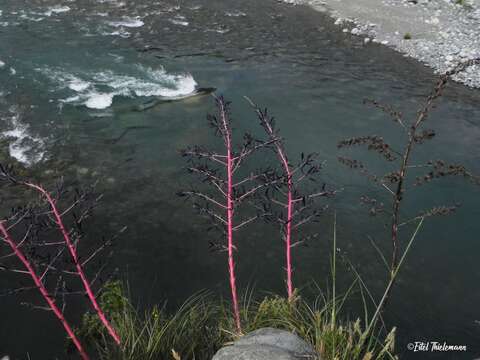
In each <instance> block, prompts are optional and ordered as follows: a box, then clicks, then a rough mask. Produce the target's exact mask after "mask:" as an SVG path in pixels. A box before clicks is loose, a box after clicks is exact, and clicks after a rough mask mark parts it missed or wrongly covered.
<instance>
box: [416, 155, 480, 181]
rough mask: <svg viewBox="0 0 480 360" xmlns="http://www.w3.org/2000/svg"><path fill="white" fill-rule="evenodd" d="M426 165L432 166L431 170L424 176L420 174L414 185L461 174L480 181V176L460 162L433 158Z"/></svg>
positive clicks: (471, 179)
mask: <svg viewBox="0 0 480 360" xmlns="http://www.w3.org/2000/svg"><path fill="white" fill-rule="evenodd" d="M426 167H430V168H431V170H430V171H429V172H428V173H427V174H425V175H423V176H418V177H417V178H416V181H415V183H414V185H417V186H418V185H423V184H426V183H429V182H431V181H432V180H434V179H440V178H443V177H446V176H461V177H464V178H466V179H468V180H470V181H472V182H473V183H477V184H479V183H480V178H479V177H478V176H475V175H473V174H472V173H471V172H470V171H468V170H467V169H466V168H465V166H463V165H460V164H447V163H446V162H445V161H443V160H432V161H429V162H428V163H427V164H426Z"/></svg>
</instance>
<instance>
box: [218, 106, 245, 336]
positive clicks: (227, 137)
mask: <svg viewBox="0 0 480 360" xmlns="http://www.w3.org/2000/svg"><path fill="white" fill-rule="evenodd" d="M219 106H220V117H221V124H222V127H223V131H224V141H225V147H226V150H227V168H226V170H227V209H226V210H227V240H228V241H227V247H228V273H229V276H230V290H231V292H232V302H233V314H234V317H235V325H236V327H237V331H239V332H240V331H241V324H240V310H239V307H238V295H237V285H236V279H235V259H234V257H233V250H234V245H233V207H234V202H233V155H232V131H231V129H230V124H229V122H228V120H227V116H226V109H225V107H224V104H223V102H220V105H219Z"/></svg>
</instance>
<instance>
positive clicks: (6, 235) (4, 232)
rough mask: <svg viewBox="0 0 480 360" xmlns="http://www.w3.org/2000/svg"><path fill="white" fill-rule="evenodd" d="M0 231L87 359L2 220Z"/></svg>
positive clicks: (82, 356) (85, 359)
mask: <svg viewBox="0 0 480 360" xmlns="http://www.w3.org/2000/svg"><path fill="white" fill-rule="evenodd" d="M0 232H1V233H2V235H3V237H4V240H5V242H6V243H7V244H8V245H9V246H10V248H11V249H12V251H13V253H14V254H15V256H16V257H17V258H18V259H19V260H20V261H21V262H22V264H23V265H24V266H25V268H26V269H27V272H28V274H29V275H30V277H31V278H32V280H33V282H34V283H35V286H36V287H37V288H38V290H39V291H40V294H41V295H42V297H43V298H44V299H45V301H46V302H47V304H48V306H49V307H50V309H51V310H52V311H53V313H54V314H55V316H56V317H57V318H58V319H59V320H60V322H61V323H62V325H63V327H64V329H65V331H66V332H67V334H68V336H69V337H70V339H71V340H72V342H73V344H74V345H75V347H76V348H77V350H78V352H79V354H80V356H81V358H82V359H83V360H89V357H88V355H87V353H86V352H85V350H84V349H83V347H82V344H81V343H80V341H79V340H78V338H77V336H76V335H75V333H74V332H73V330H72V328H71V327H70V325H69V324H68V322H67V320H66V319H65V317H64V316H63V313H62V312H61V311H60V309H59V308H58V306H57V305H56V304H55V300H54V299H53V298H52V297H51V296H50V294H49V293H48V291H47V289H46V288H45V285H44V284H43V282H42V280H41V279H40V277H39V276H38V275H37V273H36V272H35V270H34V268H33V266H32V265H31V264H30V262H29V261H28V260H27V258H26V257H25V255H24V254H23V252H22V251H21V250H20V249H19V247H18V246H17V244H16V243H15V242H14V241H13V239H12V237H11V236H10V234H9V233H8V231H7V229H6V228H5V226H4V222H3V221H0Z"/></svg>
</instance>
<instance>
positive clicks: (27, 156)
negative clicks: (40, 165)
mask: <svg viewBox="0 0 480 360" xmlns="http://www.w3.org/2000/svg"><path fill="white" fill-rule="evenodd" d="M9 112H10V114H11V115H10V116H9V117H6V118H5V119H4V120H6V121H7V122H8V123H9V126H8V127H9V128H10V129H9V130H6V131H4V132H3V133H1V135H0V136H1V137H2V138H6V139H10V143H9V147H8V150H9V154H10V156H11V157H13V158H15V159H16V160H17V161H19V162H21V163H22V164H24V165H25V166H31V165H33V164H35V163H37V162H39V161H42V160H43V159H44V158H45V153H46V151H45V141H44V140H43V139H42V138H40V137H38V136H35V135H33V134H31V132H30V129H29V126H28V125H27V124H23V123H22V122H21V114H20V112H19V111H18V109H16V108H15V107H11V108H10V109H9Z"/></svg>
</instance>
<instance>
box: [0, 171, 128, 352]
mask: <svg viewBox="0 0 480 360" xmlns="http://www.w3.org/2000/svg"><path fill="white" fill-rule="evenodd" d="M0 180H1V181H2V183H4V184H5V183H6V184H9V185H10V186H15V187H19V188H27V189H32V190H34V191H35V192H38V193H39V194H40V195H41V198H40V199H41V201H39V202H37V201H35V202H29V203H27V205H24V206H20V207H16V208H13V209H12V214H11V215H10V216H9V217H7V218H6V220H4V221H3V222H2V227H1V228H0V230H1V233H2V234H3V237H4V243H6V244H7V245H8V246H9V247H10V249H11V250H12V253H10V254H8V255H5V256H1V257H0V261H2V262H3V261H7V260H11V259H14V258H17V259H19V260H20V262H21V263H22V264H23V265H24V266H25V267H27V269H28V271H27V273H29V274H30V276H31V277H32V279H33V280H34V282H35V285H36V286H35V288H37V289H38V290H39V291H40V292H41V294H42V296H43V297H44V298H45V300H46V301H47V303H48V304H49V307H50V308H52V306H51V303H52V302H53V304H55V305H56V306H57V309H53V308H52V310H53V311H54V313H55V315H56V316H57V317H58V318H59V319H60V320H61V321H62V323H63V324H64V328H65V330H66V331H67V333H68V335H69V337H70V338H71V339H72V341H73V343H74V345H75V346H76V347H77V349H78V350H79V352H80V353H81V355H82V357H84V358H86V357H85V356H84V355H83V354H82V352H84V351H83V349H82V348H81V346H79V341H78V339H77V338H75V337H74V336H72V334H73V332H72V331H70V330H71V329H69V328H68V327H67V326H66V325H68V323H67V322H66V320H65V318H64V315H63V311H64V309H65V306H66V301H65V300H66V297H67V296H68V295H75V294H81V295H86V298H87V299H88V300H89V302H90V304H91V306H92V307H93V309H94V310H95V313H96V315H97V316H98V318H99V320H100V322H101V323H102V324H103V326H104V327H105V329H106V332H108V333H109V335H110V336H111V337H112V339H113V340H114V342H115V343H116V344H117V345H120V338H119V336H118V335H117V332H116V331H115V329H114V328H113V326H112V325H111V324H110V322H109V321H108V320H107V318H106V316H105V313H104V312H103V311H102V309H101V307H100V306H99V304H98V302H97V298H96V294H95V292H94V290H93V286H94V284H95V283H96V282H97V281H98V280H99V278H100V273H101V272H102V271H103V270H104V269H105V264H103V265H101V266H100V268H99V269H98V271H97V273H96V274H95V275H94V277H93V278H92V279H89V278H88V277H87V275H86V273H85V267H86V266H87V264H88V265H90V264H91V263H93V262H95V259H96V258H97V257H98V255H99V254H102V253H103V251H104V250H105V249H106V248H108V247H109V246H110V245H111V244H112V243H113V240H114V238H112V239H105V238H102V242H101V243H95V246H98V247H96V248H94V249H93V251H92V252H91V254H90V255H88V256H86V257H85V258H81V257H80V256H79V253H78V244H79V242H80V240H81V238H82V235H83V233H84V231H83V227H84V226H83V225H84V222H85V220H86V219H88V218H89V217H91V214H92V210H93V208H94V207H95V205H96V203H97V202H98V201H99V199H100V198H101V196H95V195H94V194H93V192H91V191H89V190H87V191H84V190H80V189H75V191H74V192H73V195H74V198H73V199H71V200H69V201H70V202H68V203H67V205H66V207H65V208H64V209H62V210H60V208H59V206H58V205H57V203H58V202H59V201H60V199H63V198H64V197H66V194H68V191H65V190H64V189H63V184H61V183H60V184H59V186H58V187H57V190H56V192H55V195H53V194H52V193H50V192H48V191H47V190H46V189H45V188H44V187H42V186H40V185H37V184H34V183H32V182H29V181H24V180H20V179H18V178H17V177H16V176H15V175H14V171H13V168H12V167H11V166H3V165H1V164H0ZM44 200H45V201H44ZM67 215H71V217H72V219H73V223H72V225H71V226H69V227H67V225H66V224H65V220H64V219H65V217H66V216H67ZM7 223H8V224H9V225H8V226H7V225H6V224H7ZM124 230H125V228H123V229H121V230H120V231H119V232H123V231H124ZM12 231H15V234H16V233H20V234H23V235H22V240H21V241H18V242H14V240H13V238H14V237H15V236H12V235H11V234H12ZM57 232H60V233H61V239H55V238H54V236H55V233H57ZM102 259H103V260H105V259H106V258H105V256H104V257H102ZM100 262H104V261H102V260H100ZM0 268H2V270H7V271H10V272H13V273H20V274H24V273H26V272H25V271H24V270H19V269H16V268H15V267H13V266H9V265H4V264H0ZM64 276H68V277H69V279H74V278H79V279H80V283H81V289H78V290H73V289H74V288H76V287H77V282H76V281H74V282H72V284H71V285H68V286H67V284H68V282H70V280H68V281H65V280H64ZM55 279H56V281H53V280H55ZM53 286H55V287H54V288H53ZM35 288H34V289H35ZM48 288H50V289H51V290H50V291H49V290H48ZM30 289H31V288H26V287H19V288H16V289H14V290H11V291H7V292H5V294H4V295H10V294H17V293H19V292H22V291H26V290H30ZM47 295H48V297H47ZM0 296H1V295H0ZM60 302H62V303H63V305H62V306H59V305H58V304H59V303H60ZM33 307H35V308H39V307H38V306H35V305H33ZM40 308H41V307H40ZM57 310H58V311H57ZM60 315H61V317H60Z"/></svg>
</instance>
